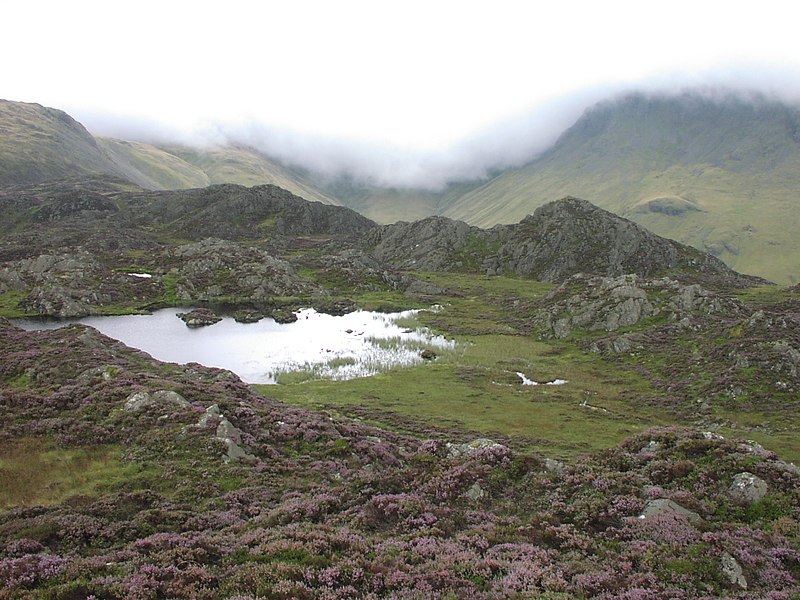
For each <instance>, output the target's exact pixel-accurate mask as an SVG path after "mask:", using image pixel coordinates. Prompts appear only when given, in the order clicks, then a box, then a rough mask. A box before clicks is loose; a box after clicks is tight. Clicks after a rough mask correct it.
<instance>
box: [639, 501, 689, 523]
mask: <svg viewBox="0 0 800 600" xmlns="http://www.w3.org/2000/svg"><path fill="white" fill-rule="evenodd" d="M657 515H674V516H676V517H678V518H681V519H686V520H687V521H688V522H689V523H691V524H693V525H697V524H698V523H700V522H701V521H702V518H701V517H700V515H699V514H697V513H696V512H694V511H691V510H689V509H687V508H684V507H683V506H681V505H680V504H678V503H677V502H673V501H672V500H668V499H666V498H656V499H655V500H650V501H649V502H648V503H647V505H646V506H645V507H644V510H643V511H642V514H641V515H639V518H640V519H649V518H652V517H655V516H657Z"/></svg>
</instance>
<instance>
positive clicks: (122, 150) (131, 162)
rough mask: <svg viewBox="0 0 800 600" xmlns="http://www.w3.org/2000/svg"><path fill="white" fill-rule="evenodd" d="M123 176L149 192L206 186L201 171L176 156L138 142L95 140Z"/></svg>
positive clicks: (208, 180) (204, 176) (207, 180)
mask: <svg viewBox="0 0 800 600" xmlns="http://www.w3.org/2000/svg"><path fill="white" fill-rule="evenodd" d="M97 141H98V143H99V144H100V147H101V148H103V149H104V150H105V151H106V152H107V154H108V155H109V157H111V159H112V160H113V161H114V162H115V163H116V164H117V165H118V166H119V169H120V171H121V172H122V174H123V176H124V177H125V178H126V179H128V180H129V181H132V182H134V183H136V184H138V185H140V186H141V187H143V188H146V189H150V190H180V189H186V188H198V187H205V186H207V185H209V183H210V179H209V177H208V175H206V174H205V173H204V172H203V171H202V170H201V169H199V168H198V167H196V166H194V165H191V164H189V163H187V162H186V161H185V160H183V159H181V158H178V157H177V156H175V155H173V154H170V153H169V152H165V151H164V150H162V149H160V148H156V147H155V146H152V145H150V144H143V143H141V142H126V141H123V140H117V139H114V138H97Z"/></svg>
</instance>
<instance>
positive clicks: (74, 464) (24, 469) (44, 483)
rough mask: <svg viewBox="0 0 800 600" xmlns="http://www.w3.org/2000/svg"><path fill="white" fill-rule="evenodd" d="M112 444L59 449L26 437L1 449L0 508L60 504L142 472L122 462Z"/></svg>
mask: <svg viewBox="0 0 800 600" xmlns="http://www.w3.org/2000/svg"><path fill="white" fill-rule="evenodd" d="M120 453H121V451H120V449H119V448H118V447H116V446H111V445H97V446H91V447H86V448H69V449H64V448H57V447H55V446H54V445H53V444H52V443H51V442H50V441H49V440H42V439H37V438H24V439H17V440H13V441H11V442H9V443H5V444H3V446H2V448H0V509H6V508H10V507H13V506H32V505H38V504H45V505H47V504H57V503H59V502H61V501H63V500H64V499H65V498H68V497H70V496H74V495H78V494H80V495H95V494H97V493H100V492H101V491H102V490H104V489H108V488H109V487H112V486H114V485H115V484H118V483H120V482H121V481H123V480H126V479H129V478H132V477H135V476H136V475H137V474H139V473H140V472H141V469H140V468H139V467H138V466H137V465H135V464H125V463H123V462H122V461H121V460H120Z"/></svg>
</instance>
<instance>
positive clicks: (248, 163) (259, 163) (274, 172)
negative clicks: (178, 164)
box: [162, 145, 339, 204]
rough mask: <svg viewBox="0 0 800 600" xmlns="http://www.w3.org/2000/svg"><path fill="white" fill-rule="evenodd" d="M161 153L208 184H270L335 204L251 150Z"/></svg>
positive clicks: (215, 148)
mask: <svg viewBox="0 0 800 600" xmlns="http://www.w3.org/2000/svg"><path fill="white" fill-rule="evenodd" d="M162 149H163V151H165V152H169V153H170V154H172V155H174V156H176V157H179V158H180V159H181V160H183V161H186V162H187V163H189V164H191V165H193V166H194V167H196V168H197V169H200V170H201V171H202V172H203V173H205V175H206V176H207V177H208V181H209V183H211V184H214V183H236V184H238V185H244V186H248V187H249V186H253V185H263V184H272V185H277V186H278V187H282V188H283V189H285V190H289V191H290V192H292V193H293V194H295V195H297V196H300V197H302V198H305V199H306V200H315V201H317V202H322V203H323V204H339V202H338V201H336V200H334V198H333V196H331V195H329V194H326V193H325V192H323V191H321V190H320V189H319V188H318V187H317V186H315V185H314V184H313V183H311V182H310V181H308V180H307V179H306V178H305V177H304V176H303V175H301V174H299V173H296V172H294V171H292V170H291V169H289V168H287V167H284V166H283V165H281V164H280V163H278V162H277V161H275V160H273V159H270V158H269V157H267V156H265V155H264V154H261V153H260V152H258V151H257V150H255V149H253V148H248V147H246V146H235V145H232V146H212V147H207V148H190V147H187V146H164V147H163V148H162Z"/></svg>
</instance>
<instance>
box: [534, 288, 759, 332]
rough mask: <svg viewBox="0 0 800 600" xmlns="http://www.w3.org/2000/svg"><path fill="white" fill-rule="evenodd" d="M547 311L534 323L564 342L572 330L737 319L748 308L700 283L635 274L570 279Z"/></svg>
mask: <svg viewBox="0 0 800 600" xmlns="http://www.w3.org/2000/svg"><path fill="white" fill-rule="evenodd" d="M542 302H543V303H544V304H545V305H546V308H545V309H543V310H541V311H540V312H538V313H537V314H536V316H535V321H536V322H537V323H538V324H539V325H540V326H541V327H542V329H543V332H544V335H545V336H549V337H554V338H565V337H567V336H568V335H570V333H571V332H572V331H573V330H583V331H605V332H614V331H617V330H619V329H622V328H626V327H632V326H634V325H637V324H639V323H641V322H642V321H644V320H646V319H651V318H652V319H655V318H660V319H662V320H666V321H668V322H681V321H684V320H685V321H684V325H685V326H687V327H690V326H691V325H690V322H689V320H688V318H689V317H691V316H692V315H694V314H700V315H705V316H708V315H716V316H722V315H724V316H728V317H731V316H733V317H741V316H743V315H744V314H748V313H747V309H746V308H745V307H744V305H743V304H742V303H741V302H739V301H738V300H735V299H732V298H729V297H726V296H721V295H718V294H716V293H714V292H711V291H709V290H707V289H705V288H703V287H701V286H700V285H698V284H691V285H685V284H682V283H680V282H678V281H676V280H674V279H669V278H667V277H665V278H662V279H645V278H642V277H639V276H637V275H623V276H620V277H597V276H588V275H581V274H579V275H573V276H572V277H570V278H569V279H567V280H566V281H565V282H564V283H563V284H562V285H561V286H559V287H558V288H556V289H555V290H553V291H552V292H551V293H550V294H548V295H547V296H546V297H545V298H544V299H543V301H542Z"/></svg>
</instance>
